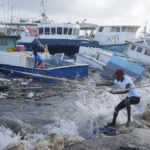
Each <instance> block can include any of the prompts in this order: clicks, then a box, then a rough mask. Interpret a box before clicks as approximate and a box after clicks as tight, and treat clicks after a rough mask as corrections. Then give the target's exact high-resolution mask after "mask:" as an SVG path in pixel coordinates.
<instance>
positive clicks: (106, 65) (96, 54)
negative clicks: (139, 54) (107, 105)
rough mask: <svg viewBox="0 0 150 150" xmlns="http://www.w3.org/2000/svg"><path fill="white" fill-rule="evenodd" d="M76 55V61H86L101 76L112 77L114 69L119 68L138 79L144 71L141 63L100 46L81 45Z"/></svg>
mask: <svg viewBox="0 0 150 150" xmlns="http://www.w3.org/2000/svg"><path fill="white" fill-rule="evenodd" d="M76 57H77V58H76V62H80V63H87V64H88V65H89V67H91V68H94V69H98V70H100V72H101V76H102V77H103V78H107V79H112V77H113V74H114V72H115V70H117V69H120V68H121V69H123V70H124V71H125V72H126V74H128V75H129V76H131V77H133V78H135V79H140V78H141V77H142V76H143V75H144V73H145V68H144V67H143V66H142V65H141V64H139V63H137V62H135V61H133V60H131V59H130V58H129V57H127V56H126V55H118V54H116V53H113V52H111V51H106V50H103V49H101V48H86V47H81V48H80V51H79V54H77V56H76Z"/></svg>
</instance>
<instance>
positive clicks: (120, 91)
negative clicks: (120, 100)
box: [110, 83, 131, 94]
mask: <svg viewBox="0 0 150 150" xmlns="http://www.w3.org/2000/svg"><path fill="white" fill-rule="evenodd" d="M130 89H131V84H130V83H128V84H127V85H126V88H125V89H124V90H111V91H110V93H111V94H126V93H128V92H129V91H130Z"/></svg>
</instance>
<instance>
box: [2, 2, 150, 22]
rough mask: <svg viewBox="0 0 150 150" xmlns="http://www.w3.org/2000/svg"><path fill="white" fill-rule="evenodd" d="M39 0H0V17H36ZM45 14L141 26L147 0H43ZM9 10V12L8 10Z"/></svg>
mask: <svg viewBox="0 0 150 150" xmlns="http://www.w3.org/2000/svg"><path fill="white" fill-rule="evenodd" d="M41 1H42V0H0V7H1V8H0V18H1V19H0V20H4V19H5V20H6V19H9V18H10V14H11V13H10V12H11V11H10V9H11V8H12V6H13V13H12V14H13V17H14V18H16V17H21V18H28V17H30V18H39V17H40V14H41V11H42V7H41ZM45 2H46V3H47V4H46V3H45V4H46V6H45V8H46V13H47V16H48V18H49V19H50V20H54V21H55V22H76V21H78V22H82V21H83V20H84V19H85V18H86V22H87V23H93V24H98V25H111V24H122V25H124V24H129V25H144V23H145V22H146V21H147V22H149V21H150V0H45ZM8 10H9V11H8Z"/></svg>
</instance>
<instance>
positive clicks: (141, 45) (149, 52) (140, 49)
mask: <svg viewBox="0 0 150 150" xmlns="http://www.w3.org/2000/svg"><path fill="white" fill-rule="evenodd" d="M128 43H129V44H130V45H129V47H128V49H127V50H126V52H125V54H126V55H127V56H128V57H130V58H131V59H133V60H134V61H136V62H140V63H142V64H144V65H150V38H144V39H141V41H138V42H136V41H134V42H131V41H130V42H128Z"/></svg>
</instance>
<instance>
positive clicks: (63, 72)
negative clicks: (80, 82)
mask: <svg viewBox="0 0 150 150" xmlns="http://www.w3.org/2000/svg"><path fill="white" fill-rule="evenodd" d="M0 72H2V73H5V74H11V75H13V76H20V77H27V78H33V79H38V80H40V81H42V82H43V81H44V82H48V83H55V82H61V81H68V82H74V81H73V80H74V79H78V78H83V77H86V76H87V75H88V65H76V66H67V67H64V66H63V67H57V68H52V69H40V68H28V67H20V66H12V65H5V64H0Z"/></svg>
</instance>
